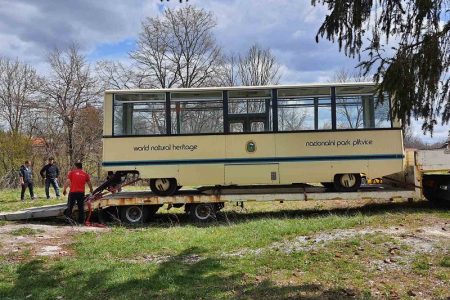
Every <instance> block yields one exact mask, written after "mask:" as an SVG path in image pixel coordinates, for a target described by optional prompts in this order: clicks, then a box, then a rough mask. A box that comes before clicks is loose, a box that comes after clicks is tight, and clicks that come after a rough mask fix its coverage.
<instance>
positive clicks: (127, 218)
mask: <svg viewBox="0 0 450 300" xmlns="http://www.w3.org/2000/svg"><path fill="white" fill-rule="evenodd" d="M158 208H159V207H158ZM132 213H138V215H136V216H133V215H131V214H132ZM148 217H149V209H148V208H147V207H146V206H144V205H127V206H122V207H121V208H120V220H121V221H122V222H124V223H127V224H130V225H136V224H143V223H145V222H147V221H148Z"/></svg>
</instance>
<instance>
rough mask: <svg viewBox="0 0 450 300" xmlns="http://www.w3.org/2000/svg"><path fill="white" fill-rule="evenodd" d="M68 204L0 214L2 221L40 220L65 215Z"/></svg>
mask: <svg viewBox="0 0 450 300" xmlns="http://www.w3.org/2000/svg"><path fill="white" fill-rule="evenodd" d="M66 207H67V204H55V205H46V206H40V207H31V208H27V209H24V210H19V211H15V212H0V220H6V221H18V220H28V219H40V218H50V217H59V216H62V215H63V212H64V210H65V209H66Z"/></svg>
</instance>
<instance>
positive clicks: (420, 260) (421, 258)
mask: <svg viewBox="0 0 450 300" xmlns="http://www.w3.org/2000/svg"><path fill="white" fill-rule="evenodd" d="M412 268H413V270H414V272H416V273H417V274H421V275H426V274H427V273H428V271H429V270H430V268H431V258H430V257H429V256H427V255H425V254H419V255H416V257H414V261H413V263H412Z"/></svg>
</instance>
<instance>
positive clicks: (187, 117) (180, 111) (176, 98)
mask: <svg viewBox="0 0 450 300" xmlns="http://www.w3.org/2000/svg"><path fill="white" fill-rule="evenodd" d="M171 112H172V113H171V120H172V134H196V133H218V132H223V102H222V92H220V91H219V92H198V93H194V92H191V93H187V92H183V93H172V94H171Z"/></svg>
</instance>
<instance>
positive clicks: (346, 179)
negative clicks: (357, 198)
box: [340, 174, 356, 188]
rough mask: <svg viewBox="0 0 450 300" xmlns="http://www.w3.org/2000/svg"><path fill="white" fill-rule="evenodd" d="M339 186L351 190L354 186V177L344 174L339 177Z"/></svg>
mask: <svg viewBox="0 0 450 300" xmlns="http://www.w3.org/2000/svg"><path fill="white" fill-rule="evenodd" d="M340 181H341V185H342V186H345V187H348V188H351V187H353V186H355V184H356V176H355V175H353V174H344V175H342V176H341V180H340Z"/></svg>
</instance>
